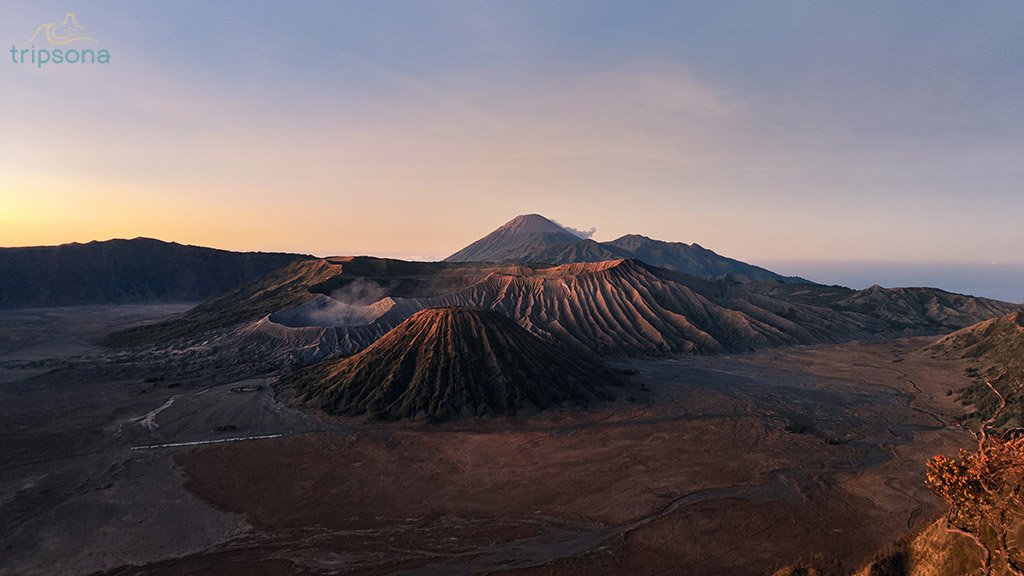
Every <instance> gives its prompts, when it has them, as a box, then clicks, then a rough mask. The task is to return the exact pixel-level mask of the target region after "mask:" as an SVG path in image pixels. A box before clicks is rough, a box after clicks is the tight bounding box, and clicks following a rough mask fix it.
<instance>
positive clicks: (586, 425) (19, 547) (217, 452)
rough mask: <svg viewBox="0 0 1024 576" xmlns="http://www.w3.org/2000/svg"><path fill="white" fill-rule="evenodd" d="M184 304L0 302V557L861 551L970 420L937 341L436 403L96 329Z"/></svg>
mask: <svg viewBox="0 0 1024 576" xmlns="http://www.w3.org/2000/svg"><path fill="white" fill-rule="evenodd" d="M188 308H189V305H184V304H182V305H123V306H86V307H77V308H49V309H30V310H13V311H3V312H0V325H3V326H5V330H4V331H3V332H2V333H0V383H2V386H0V404H2V405H3V407H4V409H3V410H2V411H0V429H2V430H3V431H4V435H3V441H2V443H0V510H2V512H3V513H2V514H0V555H2V556H3V558H4V561H3V562H0V574H4V575H15V574H40V575H44V574H45V575H52V574H118V575H128V574H132V575H143V574H145V575H164V574H166V575H170V574H196V575H198V574H239V575H241V574H281V573H287V574H365V575H370V574H408V575H434V574H538V575H539V574H581V575H582V574H723V575H724V574H729V575H748V574H749V575H762V574H766V573H770V572H771V571H772V570H773V569H774V568H777V567H779V566H781V565H784V564H789V563H793V562H798V561H801V560H805V559H808V558H816V559H824V560H827V561H829V562H833V563H837V564H839V565H841V566H843V567H845V568H846V569H848V570H852V569H855V568H857V567H858V566H860V565H862V564H863V563H864V562H865V561H866V560H868V559H870V558H871V557H873V556H875V555H876V554H877V553H878V552H879V550H880V549H882V548H884V547H885V546H887V545H888V544H889V543H891V542H893V541H894V540H896V539H899V538H901V537H903V536H906V535H908V534H910V533H911V532H912V531H913V530H915V529H919V528H921V527H922V526H924V525H925V524H927V523H929V522H930V521H932V520H933V519H934V518H936V517H937V516H938V515H939V514H940V513H941V507H940V503H939V501H938V500H937V499H936V498H934V497H933V496H931V495H930V493H929V492H928V491H927V489H926V488H925V486H924V470H925V466H924V463H925V461H926V459H927V458H928V457H929V456H931V455H933V454H937V453H950V452H953V451H955V449H956V448H958V447H961V446H967V445H969V444H970V443H971V441H972V437H971V435H970V434H969V433H968V432H967V431H966V430H964V429H962V428H961V427H960V426H958V425H957V423H956V421H955V417H956V416H957V415H960V414H963V413H964V412H965V411H966V408H965V407H963V406H962V405H960V403H959V402H958V401H957V400H956V396H955V395H954V394H951V392H950V391H951V390H956V389H958V388H960V387H963V386H965V385H966V384H967V383H968V379H967V377H966V376H965V375H964V365H963V363H962V362H960V361H952V360H945V359H939V358H935V357H933V356H932V354H931V353H929V352H927V351H925V350H924V349H923V348H924V346H926V345H927V344H929V343H931V342H932V341H934V339H935V338H934V337H929V336H925V337H916V338H894V339H888V340H879V341H874V342H851V343H844V344H821V345H800V346H789V347H783V348H767V349H762V350H759V351H756V352H749V353H729V354H721V355H713V356H691V355H666V356H661V357H653V358H652V357H638V358H619V359H614V360H611V361H610V365H611V367H612V368H615V369H617V370H619V371H620V372H622V373H625V374H631V376H629V377H628V383H627V384H626V385H625V386H624V387H623V388H622V389H621V390H619V391H618V393H617V399H616V400H614V401H611V402H604V403H597V404H591V405H588V406H586V407H572V406H569V407H564V408H560V409H555V410H549V411H545V412H541V413H533V414H531V413H528V412H521V413H520V414H518V415H516V416H498V417H487V418H470V419H461V420H455V421H452V422H446V423H440V424H428V423H426V422H423V421H405V422H379V421H369V420H366V419H365V418H338V417H328V416H326V415H324V414H321V413H317V412H314V411H312V410H310V409H308V408H296V407H293V406H292V405H291V404H290V403H289V402H287V400H288V398H287V391H286V390H281V389H280V388H279V387H275V382H274V380H275V376H273V375H272V374H271V375H268V376H266V377H255V378H253V377H252V376H251V374H250V373H246V370H244V367H238V366H233V367H225V365H224V364H222V363H217V362H204V361H203V360H201V359H195V358H192V357H189V356H187V355H180V354H176V353H174V351H173V350H167V351H163V352H152V351H148V352H147V351H130V350H129V351H125V350H116V349H110V348H106V347H103V346H101V345H100V344H99V342H100V341H101V340H102V338H103V337H104V335H106V334H108V333H109V332H111V331H114V330H117V329H122V328H124V327H126V326H130V325H133V324H138V323H142V322H152V321H155V320H159V319H161V318H165V317H170V316H173V315H175V314H179V313H181V312H183V311H185V310H187V309H188ZM240 375H243V376H244V377H243V376H240ZM253 437H257V438H253ZM238 438H243V439H241V440H235V441H227V442H224V441H223V440H229V439H230V440H234V439H238ZM182 443H186V444H185V445H178V446H174V444H182ZM190 443H197V444H190ZM168 445H170V446H168Z"/></svg>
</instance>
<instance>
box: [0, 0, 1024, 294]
mask: <svg viewBox="0 0 1024 576" xmlns="http://www.w3.org/2000/svg"><path fill="white" fill-rule="evenodd" d="M3 8H4V10H3V14H4V17H3V18H2V19H0V41H2V42H0V48H3V49H4V51H3V52H0V58H2V61H0V109H2V110H3V112H2V113H0V246H21V245H38V244H58V243H64V242H71V241H88V240H94V239H108V238H114V237H128V238H130V237H136V236H149V237H157V238H161V239H165V240H174V241H178V242H184V243H191V244H200V245H208V246H214V247H219V248H228V249H237V250H280V251H297V252H304V253H314V254H318V255H327V254H374V255H380V256H390V257H402V258H424V259H426V258H439V257H444V256H446V255H448V254H450V253H452V252H454V251H456V250H458V249H460V248H461V247H463V246H465V245H466V244H468V243H470V242H471V241H473V240H475V239H477V238H479V237H480V236H483V235H484V234H486V233H487V232H489V231H491V230H492V229H494V228H496V227H497V226H499V225H501V224H502V223H504V222H506V221H507V220H509V219H511V218H512V217H514V216H515V215H517V214H524V213H541V214H544V215H546V216H548V217H550V218H553V219H557V220H558V221H560V222H562V223H564V224H566V225H570V226H574V227H576V228H581V229H589V228H591V227H596V228H597V232H596V234H595V239H597V240H610V239H614V238H616V237H618V236H621V235H623V234H626V233H641V234H644V235H647V236H651V237H654V238H658V239H663V240H670V241H681V242H698V243H700V244H701V245H703V246H705V247H709V248H711V249H713V250H715V251H717V252H719V253H722V254H726V255H728V256H731V257H735V258H739V259H743V260H747V261H752V262H755V263H761V262H772V263H774V264H775V265H776V268H781V269H779V271H781V272H784V273H800V270H799V269H798V266H805V267H806V266H807V263H808V262H812V263H813V262H819V263H820V262H831V263H836V262H846V263H861V264H863V263H888V264H891V265H895V264H896V263H915V264H916V265H920V266H940V267H941V265H943V264H951V265H956V266H960V267H961V268H960V269H962V270H966V269H968V268H969V267H970V266H990V267H993V266H994V267H997V268H999V269H1003V268H1007V269H1009V268H1024V251H1022V250H1021V246H1022V244H1024V232H1022V228H1021V225H1020V224H1021V222H1022V221H1024V188H1022V186H1024V178H1022V176H1024V174H1022V172H1024V98H1022V97H1021V95H1022V94H1024V10H1021V9H1020V6H1019V5H1018V4H1017V3H1015V2H976V3H974V2H972V3H967V2H952V1H948V2H933V1H930V2H914V1H905V2H889V1H885V2H881V1H868V2H855V3H852V2H851V3H839V2H820V1H810V0H808V1H795V0H794V1H781V2H729V1H720V0H719V1H714V2H657V1H652V2H640V3H638V2H611V1H609V2H572V1H564V2H548V1H528V0H521V1H516V2H485V1H464V2H427V1H417V2H404V1H384V2H380V1H366V2H330V3H311V2H310V3H301V2H288V3H286V2H260V1H248V2H229V1H218V2H189V3H186V2H175V1H161V2H103V1H93V2H75V1H73V0H65V1H64V2H60V3H57V2H49V1H45V0H43V1H40V0H31V1H23V0H14V1H11V0H4V2H3ZM67 11H74V12H75V13H76V15H77V20H78V22H79V24H81V25H83V26H84V27H85V33H87V34H89V35H90V36H92V37H94V38H95V39H96V40H97V41H98V44H96V45H93V46H92V47H93V48H96V49H99V48H103V49H106V50H108V51H109V52H110V54H111V61H110V63H108V64H79V65H72V64H61V65H55V64H49V65H46V66H44V67H42V68H38V67H36V66H34V65H32V64H31V63H28V64H19V63H15V62H12V59H11V55H10V53H9V50H10V48H11V47H16V48H18V49H19V50H20V49H23V48H28V47H29V46H30V45H31V44H27V43H26V42H27V41H28V39H29V38H30V37H31V36H32V33H33V31H34V30H35V29H36V27H38V26H39V25H40V24H44V23H48V22H60V21H61V20H62V19H63V16H64V14H65V12H67ZM34 44H35V45H36V47H37V48H47V49H53V48H56V47H52V46H48V45H47V43H46V42H45V40H43V39H42V38H41V37H37V39H36V41H35V42H34ZM72 47H78V48H84V47H88V46H85V45H84V43H78V44H74V45H66V46H64V47H63V48H72ZM786 262H792V263H793V264H792V266H790V267H788V268H787V264H786ZM800 262H802V263H804V264H797V263H800ZM965 266H966V267H968V268H963V267H965ZM899 268H900V267H899V266H896V268H895V269H897V270H898V269H899ZM951 270H952V268H951ZM965 274H966V272H965ZM899 279H900V278H898V277H897V278H896V279H895V281H897V282H898V281H899ZM823 280H826V281H827V280H829V278H824V279H823ZM1020 299H1021V300H1024V291H1022V293H1021V298H1020Z"/></svg>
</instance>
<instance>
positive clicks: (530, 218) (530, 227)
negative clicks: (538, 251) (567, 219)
mask: <svg viewBox="0 0 1024 576" xmlns="http://www.w3.org/2000/svg"><path fill="white" fill-rule="evenodd" d="M495 232H506V233H512V234H565V235H566V236H570V237H572V238H576V236H575V235H574V234H573V233H572V232H569V231H568V230H566V229H565V228H563V227H562V226H559V225H558V224H556V223H555V222H553V221H551V220H548V219H547V218H545V217H543V216H541V215H540V214H522V215H520V216H516V217H515V218H513V219H511V220H509V221H508V222H506V223H505V224H503V225H502V226H501V227H500V228H498V229H497V230H495Z"/></svg>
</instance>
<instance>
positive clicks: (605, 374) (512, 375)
mask: <svg viewBox="0 0 1024 576" xmlns="http://www.w3.org/2000/svg"><path fill="white" fill-rule="evenodd" d="M283 383H284V384H286V385H289V386H292V387H294V388H295V389H296V390H297V392H298V401H299V402H301V403H304V404H307V405H311V406H315V407H318V408H321V409H323V410H324V411H326V412H329V413H333V414H343V415H361V414H368V415H371V416H373V417H375V418H386V419H393V418H412V417H425V418H428V419H430V420H447V419H450V418H455V417H459V416H482V415H488V414H515V413H516V412H517V411H518V410H520V409H522V408H523V407H525V406H531V405H532V406H535V407H537V408H546V407H548V406H551V405H553V404H562V403H565V402H574V403H581V404H586V403H588V402H592V401H595V400H599V399H607V398H611V396H612V394H611V388H612V387H614V386H616V385H618V384H619V383H620V380H619V378H618V377H616V376H615V375H614V373H612V372H610V371H608V370H607V369H605V368H603V367H601V366H600V365H599V364H598V362H597V361H596V360H595V359H594V358H592V357H587V356H584V355H581V354H579V353H576V352H572V351H569V350H566V349H561V348H558V347H555V346H552V345H551V344H550V343H545V342H543V341H541V340H540V339H538V338H537V337H536V336H533V335H531V334H530V333H529V332H527V331H526V330H524V329H523V328H522V327H521V326H519V325H518V324H516V323H515V322H513V321H512V320H511V319H509V318H508V317H506V316H505V315H503V314H501V313H498V312H495V311H492V310H471V309H465V308H457V307H446V308H430V309H426V310H422V311H420V312H417V313H415V314H413V315H412V316H411V317H410V318H409V319H407V320H406V321H405V322H403V323H401V324H400V325H399V326H397V327H396V328H394V329H393V330H391V331H389V332H388V333H387V334H385V335H384V336H383V337H382V338H380V339H379V340H378V341H377V342H375V343H374V344H372V345H371V346H369V347H368V348H367V349H365V350H363V351H362V352H360V353H358V354H356V355H354V356H350V357H348V358H344V359H341V360H335V361H329V362H325V363H322V364H318V365H314V366H311V367H308V368H305V369H302V370H300V371H298V372H297V373H295V374H293V375H291V376H288V377H287V378H286V379H285V380H284V381H283Z"/></svg>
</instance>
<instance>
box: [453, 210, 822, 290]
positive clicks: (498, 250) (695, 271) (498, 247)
mask: <svg viewBox="0 0 1024 576" xmlns="http://www.w3.org/2000/svg"><path fill="white" fill-rule="evenodd" d="M624 258H629V259H636V260H641V261H643V262H646V263H647V264H651V265H654V266H657V267H659V268H664V269H666V270H673V271H676V272H682V273H684V274H689V275H691V276H696V277H698V278H707V279H728V280H732V281H736V282H751V281H757V280H772V281H776V282H783V283H795V284H812V282H810V281H809V280H805V279H803V278H799V277H796V276H792V277H790V276H783V275H781V274H776V273H775V272H772V271H771V270H766V269H764V268H761V267H759V266H754V265H753V264H747V263H746V262H741V261H739V260H735V259H733V258H727V257H725V256H721V255H719V254H717V253H715V252H713V251H711V250H708V249H707V248H704V247H703V246H701V245H699V244H685V243H682V242H662V241H661V240H654V239H652V238H648V237H646V236H641V235H639V234H628V235H626V236H623V237H621V238H619V239H617V240H612V241H611V242H595V241H594V240H591V239H589V238H586V239H585V238H580V237H579V236H577V235H575V234H573V233H572V232H570V231H569V230H568V229H566V228H564V227H562V226H560V225H559V224H557V223H555V222H553V221H551V220H548V219H547V218H545V217H543V216H541V215H540V214H525V215H522V216H516V217H515V218H513V219H512V220H510V221H509V222H506V223H505V224H504V225H502V226H501V227H500V228H498V229H497V230H495V231H494V232H491V233H490V234H488V235H487V236H484V237H483V238H481V239H479V240H477V241H476V242H473V243H472V244H470V245H469V246H466V247H465V248H463V249H462V250H459V251H458V252H456V253H455V254H452V255H451V256H449V257H447V258H445V261H446V262H501V263H512V264H529V263H535V264H536V263H543V264H571V263H575V262H604V261H607V260H621V259H624Z"/></svg>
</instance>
